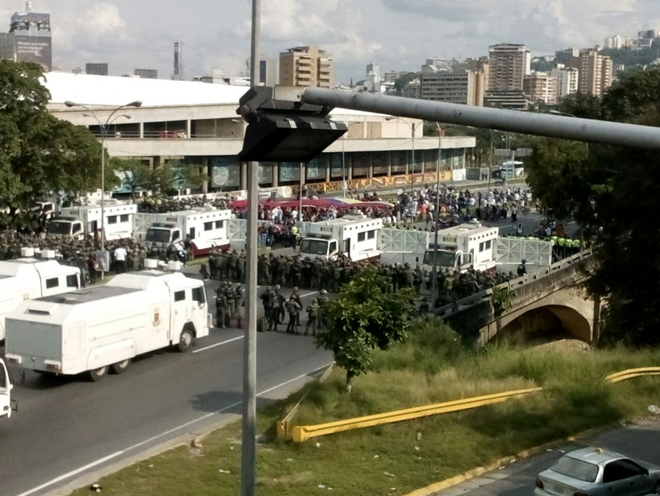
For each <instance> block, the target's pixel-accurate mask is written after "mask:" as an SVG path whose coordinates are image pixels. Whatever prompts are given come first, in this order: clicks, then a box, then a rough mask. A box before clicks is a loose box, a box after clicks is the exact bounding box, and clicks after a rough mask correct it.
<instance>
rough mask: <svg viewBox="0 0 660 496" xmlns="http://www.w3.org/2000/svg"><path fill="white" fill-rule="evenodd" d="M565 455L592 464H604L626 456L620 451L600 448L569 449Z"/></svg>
mask: <svg viewBox="0 0 660 496" xmlns="http://www.w3.org/2000/svg"><path fill="white" fill-rule="evenodd" d="M566 456H568V457H570V458H574V459H576V460H582V461H585V462H588V463H591V464H592V465H604V464H605V463H608V462H611V461H613V460H620V459H621V458H627V457H625V456H624V455H622V454H621V453H617V452H615V451H609V450H605V449H601V448H582V449H579V450H575V451H571V452H570V453H567V454H566Z"/></svg>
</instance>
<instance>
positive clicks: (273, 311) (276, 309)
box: [268, 289, 282, 332]
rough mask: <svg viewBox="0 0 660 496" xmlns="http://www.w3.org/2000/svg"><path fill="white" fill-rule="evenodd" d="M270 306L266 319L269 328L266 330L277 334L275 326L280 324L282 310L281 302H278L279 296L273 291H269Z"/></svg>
mask: <svg viewBox="0 0 660 496" xmlns="http://www.w3.org/2000/svg"><path fill="white" fill-rule="evenodd" d="M270 304H271V307H270V315H269V317H268V320H269V322H270V326H269V328H268V330H269V331H274V332H277V326H278V325H279V323H280V312H281V308H282V302H281V300H280V295H279V294H278V293H276V292H275V291H273V290H272V289H271V291H270Z"/></svg>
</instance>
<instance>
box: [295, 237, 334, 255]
mask: <svg viewBox="0 0 660 496" xmlns="http://www.w3.org/2000/svg"><path fill="white" fill-rule="evenodd" d="M300 251H301V252H302V253H305V254H306V255H327V254H328V242H327V241H326V240H324V239H304V240H303V242H302V245H301V246H300Z"/></svg>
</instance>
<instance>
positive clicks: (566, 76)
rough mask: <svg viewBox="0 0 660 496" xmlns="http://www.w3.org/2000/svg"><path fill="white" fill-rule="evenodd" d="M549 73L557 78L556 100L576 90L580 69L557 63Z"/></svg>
mask: <svg viewBox="0 0 660 496" xmlns="http://www.w3.org/2000/svg"><path fill="white" fill-rule="evenodd" d="M550 75H552V76H554V77H555V78H557V100H558V101H559V100H561V99H563V98H566V97H567V96H568V95H572V94H574V93H577V92H578V82H579V80H580V71H579V70H577V69H574V68H573V67H566V66H564V65H563V64H557V67H555V68H554V69H552V72H551V73H550Z"/></svg>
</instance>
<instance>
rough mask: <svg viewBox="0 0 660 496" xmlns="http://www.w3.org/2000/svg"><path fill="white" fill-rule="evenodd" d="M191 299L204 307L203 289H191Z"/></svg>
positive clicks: (204, 296)
mask: <svg viewBox="0 0 660 496" xmlns="http://www.w3.org/2000/svg"><path fill="white" fill-rule="evenodd" d="M192 299H193V301H196V302H198V303H199V304H200V305H204V304H205V303H206V295H205V294H204V288H203V287H199V288H193V290H192Z"/></svg>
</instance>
